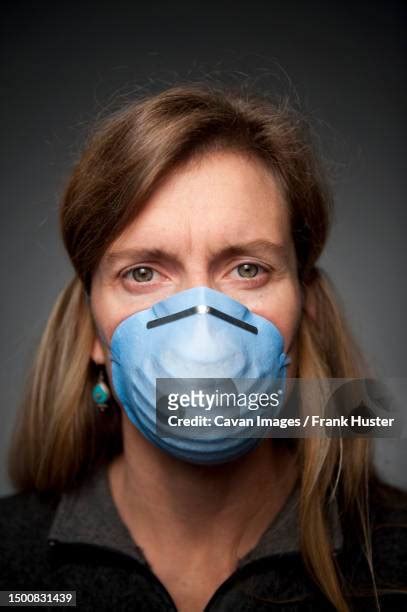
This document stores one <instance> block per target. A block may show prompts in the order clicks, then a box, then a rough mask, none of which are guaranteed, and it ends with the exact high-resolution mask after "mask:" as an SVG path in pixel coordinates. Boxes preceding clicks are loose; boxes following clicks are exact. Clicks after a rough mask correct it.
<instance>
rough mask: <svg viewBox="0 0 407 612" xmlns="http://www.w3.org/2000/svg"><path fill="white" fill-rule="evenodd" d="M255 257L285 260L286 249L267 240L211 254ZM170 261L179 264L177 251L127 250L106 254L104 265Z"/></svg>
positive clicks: (218, 258)
mask: <svg viewBox="0 0 407 612" xmlns="http://www.w3.org/2000/svg"><path fill="white" fill-rule="evenodd" d="M249 253H250V254H252V255H257V256H266V257H270V256H271V257H276V256H277V257H279V258H281V259H284V260H285V259H286V258H287V255H288V254H287V248H286V246H285V245H283V244H276V243H274V242H271V241H269V240H264V239H261V240H252V241H250V242H241V243H236V244H228V245H226V246H225V247H223V248H222V249H220V250H219V251H217V252H212V253H211V255H212V258H213V259H214V261H219V260H221V259H226V258H228V257H235V256H238V255H248V254H249ZM163 259H170V260H172V261H174V262H175V263H178V264H180V263H181V259H180V256H179V251H177V252H175V251H171V250H165V249H160V248H151V249H150V248H129V249H122V250H118V251H111V252H110V253H106V254H105V257H104V265H105V266H106V267H107V268H111V267H112V266H114V265H115V264H117V263H120V262H124V261H135V260H137V261H143V260H144V261H157V260H163Z"/></svg>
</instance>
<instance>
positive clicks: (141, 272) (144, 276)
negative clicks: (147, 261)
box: [133, 268, 153, 282]
mask: <svg viewBox="0 0 407 612" xmlns="http://www.w3.org/2000/svg"><path fill="white" fill-rule="evenodd" d="M152 277H153V273H152V271H151V270H150V268H135V269H134V270H133V278H134V280H136V281H139V282H140V281H149V280H151V279H152Z"/></svg>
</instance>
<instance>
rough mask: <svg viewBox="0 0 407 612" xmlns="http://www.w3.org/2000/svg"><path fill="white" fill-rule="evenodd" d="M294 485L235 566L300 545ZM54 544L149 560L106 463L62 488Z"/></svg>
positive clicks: (336, 543)
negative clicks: (123, 514) (117, 499)
mask: <svg viewBox="0 0 407 612" xmlns="http://www.w3.org/2000/svg"><path fill="white" fill-rule="evenodd" d="M298 504H299V489H298V488H295V489H294V490H293V492H292V493H291V494H290V496H289V497H288V499H287V501H286V502H285V504H284V506H283V508H282V509H281V510H280V512H279V513H278V515H277V517H276V518H275V519H274V520H273V521H272V522H271V524H270V525H269V527H268V528H267V529H266V531H265V532H264V533H263V535H262V536H261V537H260V539H259V541H258V543H257V544H256V546H255V547H254V548H253V549H252V550H251V551H249V552H248V553H247V554H246V555H245V556H244V557H242V558H241V559H240V560H239V563H238V568H242V567H244V566H245V565H247V564H248V563H250V562H252V561H257V560H259V559H262V558H265V557H270V556H274V555H281V554H285V553H293V552H298V551H299V541H300V529H299V522H298ZM328 517H329V523H330V529H331V534H332V537H333V548H334V552H338V551H339V550H340V549H341V548H342V543H343V536H342V530H341V525H340V521H339V514H338V508H337V504H336V501H334V502H333V503H331V504H330V507H329V509H328ZM48 542H49V543H50V544H53V543H55V542H58V543H60V544H63V543H66V544H87V545H91V546H96V547H101V548H103V549H107V550H110V551H113V552H116V553H117V552H119V553H121V554H124V555H127V556H128V557H131V558H133V559H135V560H137V561H138V562H139V563H142V564H144V565H146V566H148V561H147V559H146V557H145V555H144V553H143V551H142V549H141V548H140V547H139V546H137V544H136V543H135V542H134V540H133V538H132V536H131V535H130V532H129V531H128V529H127V527H126V526H125V524H124V523H123V521H122V520H121V518H120V516H119V513H118V510H117V508H116V506H115V503H114V501H113V498H112V495H111V492H110V486H109V482H108V477H107V468H106V467H102V468H100V469H99V470H97V471H96V472H95V473H94V474H93V476H92V477H91V478H89V479H88V480H86V481H85V482H84V483H83V485H82V486H81V487H78V488H76V489H74V490H71V491H68V492H65V493H63V494H62V496H61V499H60V501H59V504H58V507H57V509H56V513H55V516H54V519H53V522H52V524H51V528H50V530H49V533H48Z"/></svg>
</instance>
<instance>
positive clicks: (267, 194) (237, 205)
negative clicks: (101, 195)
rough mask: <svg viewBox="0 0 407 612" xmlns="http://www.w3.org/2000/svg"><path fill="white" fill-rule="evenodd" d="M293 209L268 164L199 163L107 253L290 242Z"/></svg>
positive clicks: (171, 180) (167, 184)
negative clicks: (290, 210)
mask: <svg viewBox="0 0 407 612" xmlns="http://www.w3.org/2000/svg"><path fill="white" fill-rule="evenodd" d="M290 238H291V237H290V226H289V214H288V208H287V203H286V201H285V199H284V196H283V193H282V189H281V187H280V185H279V183H278V181H277V179H276V178H275V177H274V176H273V174H272V172H271V170H269V169H268V168H267V167H266V166H265V164H264V163H263V162H261V161H260V160H257V159H255V158H253V157H249V156H248V155H244V154H240V153H235V152H216V153H211V154H207V155H205V156H203V157H200V158H199V159H193V160H191V161H189V162H188V163H187V164H185V165H183V166H182V167H180V168H178V169H176V170H175V171H174V172H172V173H171V174H170V175H169V176H168V177H166V179H165V180H164V181H163V182H162V183H161V185H160V186H159V187H158V188H157V189H156V190H155V192H154V193H153V195H152V196H151V197H150V199H149V200H148V201H147V203H146V204H145V205H144V206H143V208H142V210H141V211H139V212H138V213H137V215H136V217H135V218H134V219H133V220H132V222H131V223H130V224H129V225H128V226H127V227H126V228H125V230H124V231H123V232H122V234H121V235H120V236H119V237H118V238H117V239H116V240H115V241H114V242H113V244H112V245H110V247H109V248H108V250H107V253H109V252H111V251H112V250H116V249H118V248H126V247H131V246H140V245H142V246H147V247H149V246H151V247H156V248H165V247H168V246H169V245H171V246H172V245H178V247H179V248H180V249H186V250H187V251H190V250H192V249H193V248H205V247H208V248H215V249H216V248H217V246H224V245H225V244H232V243H233V242H236V241H239V242H241V241H253V240H262V239H264V240H270V241H272V242H274V243H275V244H283V243H286V242H287V241H290Z"/></svg>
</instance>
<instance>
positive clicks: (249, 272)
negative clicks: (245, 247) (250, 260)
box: [238, 264, 258, 278]
mask: <svg viewBox="0 0 407 612" xmlns="http://www.w3.org/2000/svg"><path fill="white" fill-rule="evenodd" d="M257 271H258V269H257V266H256V265H255V264H242V265H241V266H239V268H238V272H239V274H240V276H244V277H245V278H253V276H256V274H257Z"/></svg>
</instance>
